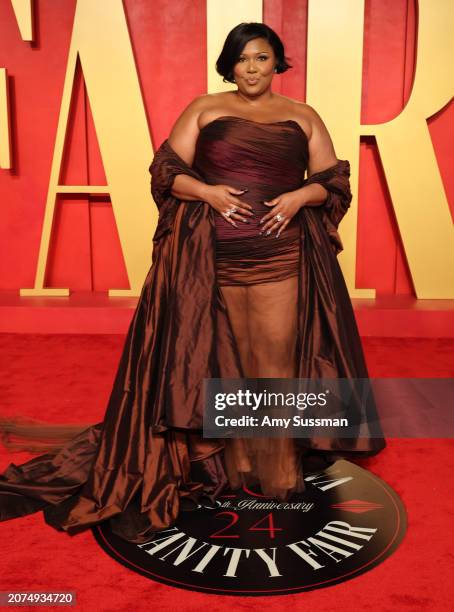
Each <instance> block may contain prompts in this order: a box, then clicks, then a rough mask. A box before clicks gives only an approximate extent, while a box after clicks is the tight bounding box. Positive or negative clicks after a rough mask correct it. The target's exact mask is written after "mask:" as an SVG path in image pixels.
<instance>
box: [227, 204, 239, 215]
mask: <svg viewBox="0 0 454 612" xmlns="http://www.w3.org/2000/svg"><path fill="white" fill-rule="evenodd" d="M236 210H238V207H237V206H232V208H231V209H230V210H228V211H227V212H225V213H224V215H225V216H226V217H230V215H231V214H232V213H234V212H235V211H236Z"/></svg>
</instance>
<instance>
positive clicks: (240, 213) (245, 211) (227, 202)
mask: <svg viewBox="0 0 454 612" xmlns="http://www.w3.org/2000/svg"><path fill="white" fill-rule="evenodd" d="M245 191H247V189H236V188H235V187H230V185H207V186H206V189H205V193H204V198H203V199H204V201H205V202H208V204H210V206H212V207H213V208H214V209H215V210H216V211H217V212H218V213H219V214H220V215H222V217H223V218H224V219H225V220H226V221H228V222H229V223H231V224H232V225H234V226H235V227H236V223H235V221H234V220H237V221H242V222H244V223H249V221H248V220H247V219H246V217H248V216H250V217H252V216H253V213H252V212H251V211H252V206H251V205H250V204H246V202H241V200H239V199H238V198H236V197H235V194H236V195H242V194H243V193H244V192H245ZM233 207H236V210H235V212H231V213H230V214H229V215H226V213H227V212H228V211H229V210H231V209H232V208H233Z"/></svg>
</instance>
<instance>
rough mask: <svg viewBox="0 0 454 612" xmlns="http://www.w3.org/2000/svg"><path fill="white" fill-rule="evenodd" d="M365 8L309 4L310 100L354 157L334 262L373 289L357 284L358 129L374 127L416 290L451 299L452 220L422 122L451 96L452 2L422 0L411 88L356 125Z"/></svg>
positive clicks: (351, 279) (334, 1)
mask: <svg viewBox="0 0 454 612" xmlns="http://www.w3.org/2000/svg"><path fill="white" fill-rule="evenodd" d="M363 15H364V0H310V4H309V19H308V37H309V38H308V52H307V55H308V70H307V74H308V82H307V91H308V102H309V103H310V104H311V105H313V106H314V108H315V109H317V110H318V111H319V112H320V114H321V116H322V117H324V118H325V119H326V123H327V125H328V129H330V131H332V134H333V140H334V143H335V146H336V153H337V156H338V157H340V158H343V159H349V160H350V162H351V171H352V173H351V184H352V192H353V200H352V205H351V210H350V211H349V214H347V216H346V217H345V219H344V220H343V221H342V225H341V234H342V238H343V240H344V244H345V246H346V248H345V250H344V251H343V252H342V253H341V254H340V255H339V263H340V264H341V265H342V268H343V272H344V274H345V277H346V281H347V284H348V287H349V292H350V295H351V296H352V297H353V296H363V297H364V296H365V295H366V296H367V295H371V292H370V290H361V289H355V260H356V253H355V245H356V235H357V211H358V199H357V192H358V158H359V137H360V135H362V134H373V135H375V136H376V139H377V143H378V149H379V153H380V157H381V160H382V164H383V168H384V171H385V175H386V180H387V183H388V188H389V192H390V194H391V198H392V202H393V207H394V211H395V215H396V220H397V224H398V227H399V231H400V235H401V238H402V244H403V247H404V250H405V254H406V257H407V261H408V266H409V269H410V273H411V276H412V279H413V284H414V287H415V290H416V296H417V297H418V298H426V299H428V298H450V299H452V298H454V272H453V270H454V249H453V245H454V228H453V223H452V218H451V214H450V211H449V206H448V202H447V199H446V196H445V193H444V189H443V184H442V181H441V177H440V171H439V168H438V165H437V160H436V157H435V154H434V150H433V146H432V142H431V139H430V134H429V130H428V127H427V119H428V118H429V117H431V116H432V115H434V114H435V113H436V112H438V111H439V110H440V109H441V108H443V107H444V106H445V105H446V104H447V103H448V102H449V100H450V98H451V96H452V91H453V72H452V67H451V65H450V63H451V62H450V60H451V58H452V56H453V52H454V37H453V28H452V26H451V27H450V24H452V18H453V11H452V3H450V2H447V1H446V0H420V2H419V19H418V22H419V27H418V35H417V41H418V43H417V44H418V48H417V58H418V59H417V64H416V73H415V80H414V86H413V91H412V93H411V96H410V99H409V101H408V104H407V105H406V107H405V109H404V110H403V111H402V112H401V113H400V115H399V116H398V117H396V118H395V119H393V120H392V121H388V122H387V123H383V124H380V125H360V111H361V70H362V65H361V62H362V49H363V30H364V28H363ZM334 60H335V68H333V61H334ZM331 128H332V129H331ZM364 205H365V206H367V202H366V203H364ZM368 292H369V293H368ZM374 293H375V292H373V293H372V295H373V294H374Z"/></svg>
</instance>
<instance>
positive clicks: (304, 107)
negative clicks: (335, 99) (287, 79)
mask: <svg viewBox="0 0 454 612" xmlns="http://www.w3.org/2000/svg"><path fill="white" fill-rule="evenodd" d="M274 95H275V96H276V97H277V98H278V100H279V106H280V107H281V109H282V110H281V113H280V114H281V115H282V116H284V115H285V117H286V118H287V117H288V118H292V119H294V120H295V121H297V122H298V123H299V124H300V126H301V127H302V128H303V130H304V132H305V133H306V135H307V138H308V140H310V139H311V136H312V126H313V115H312V113H311V110H312V107H311V106H309V104H306V103H305V102H301V101H300V100H295V99H294V98H290V97H289V96H283V95H282V94H274Z"/></svg>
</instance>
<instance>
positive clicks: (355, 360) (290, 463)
mask: <svg viewBox="0 0 454 612" xmlns="http://www.w3.org/2000/svg"><path fill="white" fill-rule="evenodd" d="M307 162H308V142H307V138H306V135H305V133H304V131H303V130H302V128H301V127H300V126H299V124H297V123H296V122H294V121H290V120H288V121H280V122H274V123H258V122H255V121H250V120H247V119H243V118H238V117H227V116H224V117H219V118H217V119H216V120H215V121H212V122H211V123H209V124H208V125H207V126H205V127H204V128H203V129H202V130H201V132H200V135H199V138H198V141H197V146H196V154H195V158H194V164H193V168H194V169H195V170H196V171H197V172H194V170H193V168H192V167H189V166H188V165H187V164H185V162H184V161H183V160H181V158H178V156H177V154H176V152H174V151H173V150H171V147H169V144H168V143H166V142H165V143H163V145H161V147H160V148H159V150H158V151H157V152H156V153H155V157H154V160H153V164H152V168H153V173H152V176H153V183H154V184H155V185H159V187H158V188H155V189H154V191H153V188H152V192H153V196H154V199H155V203H156V204H157V206H158V208H159V213H160V215H159V223H158V226H157V229H156V232H155V235H154V237H153V241H154V244H155V248H154V249H153V265H152V266H151V268H150V271H149V273H148V275H147V277H146V279H145V283H144V286H143V289H142V292H141V295H140V298H139V301H138V304H137V307H136V310H135V313H134V316H133V318H132V321H131V324H130V327H129V330H128V334H127V336H126V339H125V344H124V348H123V353H122V356H121V359H120V362H119V366H118V369H117V373H116V376H115V379H114V383H113V387H112V392H111V395H110V398H109V402H108V405H107V409H106V411H105V415H104V419H103V421H102V422H101V423H97V424H94V425H91V426H89V427H88V428H87V425H86V424H85V425H84V426H81V427H80V428H79V433H77V435H76V434H75V432H73V431H72V430H71V427H68V428H67V430H66V432H64V431H62V430H61V429H60V430H59V434H60V435H61V437H62V438H63V441H62V439H61V438H60V440H59V442H58V444H56V448H55V449H53V450H51V451H49V453H48V454H44V455H40V456H37V457H35V458H33V459H31V460H30V461H28V462H27V463H25V464H22V465H15V464H14V463H12V464H11V465H10V466H9V467H8V469H7V470H6V471H5V472H4V473H3V474H1V475H0V520H7V519H10V518H14V517H18V516H24V515H26V514H30V513H32V512H36V511H38V510H43V514H44V518H45V520H46V522H47V523H48V524H49V525H52V526H53V527H55V528H56V529H59V530H65V531H66V532H68V533H71V534H75V533H78V532H79V531H83V530H84V529H86V528H87V527H91V526H93V525H95V524H97V523H99V522H101V521H106V520H108V521H109V522H110V526H111V529H112V531H114V532H115V533H116V534H117V535H119V536H120V537H122V538H125V539H127V540H129V541H131V542H136V543H142V542H145V541H148V540H149V539H150V537H151V536H152V534H154V533H155V532H156V531H158V530H160V529H165V528H167V527H169V526H170V525H172V524H173V522H174V521H175V519H176V517H177V515H178V512H179V509H180V508H181V506H182V504H183V502H188V503H189V502H191V501H197V500H199V499H200V497H201V496H203V495H206V496H208V497H209V499H210V500H211V501H214V500H215V499H216V498H217V496H219V495H220V494H221V493H223V492H224V491H226V489H228V488H229V485H230V486H232V487H234V488H235V487H237V486H239V485H240V484H241V478H240V475H241V474H249V475H250V476H251V478H254V477H256V479H257V480H258V482H260V484H261V485H262V490H264V491H265V494H266V495H269V494H270V493H272V492H276V493H277V494H278V495H279V497H282V498H283V497H285V496H286V495H287V493H289V492H291V491H293V490H301V489H302V487H303V486H304V483H303V481H302V472H301V460H300V459H301V458H300V456H299V455H298V452H297V449H296V448H295V447H294V446H293V442H292V440H290V441H289V439H283V440H279V439H275V440H274V441H273V442H272V443H271V442H270V441H269V440H268V442H267V441H265V443H264V444H261V443H260V442H257V445H258V446H255V447H253V448H251V447H250V445H249V443H248V442H247V441H244V440H233V441H232V443H230V441H228V443H227V445H225V444H224V441H222V440H216V439H207V438H203V436H202V434H201V430H202V424H203V402H202V401H201V399H200V398H201V395H200V386H201V385H202V384H203V378H204V377H208V378H209V377H216V376H219V373H221V374H220V375H221V377H226V378H232V376H231V374H234V376H233V377H234V378H235V377H238V372H239V371H240V370H239V368H238V363H237V357H238V355H237V353H236V352H234V351H233V346H231V342H232V336H231V334H230V332H228V329H227V320H228V319H227V318H226V317H225V310H224V307H222V308H221V306H222V303H221V301H216V300H218V298H219V294H218V292H217V291H215V290H213V289H216V287H213V284H215V282H214V281H215V279H216V275H217V282H218V283H219V285H221V286H222V285H225V286H227V285H251V284H256V283H259V286H260V283H265V285H263V287H262V290H265V291H268V290H269V289H273V287H274V285H273V284H272V285H269V284H266V283H269V282H270V281H281V280H282V281H283V282H282V283H280V285H279V287H281V286H282V285H286V286H287V285H288V286H293V279H292V277H293V276H295V275H297V274H298V271H299V274H300V278H301V279H302V282H301V287H302V288H303V289H304V293H302V294H301V295H302V296H303V297H302V298H301V300H302V302H301V303H300V302H299V301H298V306H296V302H295V300H296V297H297V296H296V295H295V294H294V293H292V294H291V297H292V299H293V297H294V298H295V300H293V304H294V306H292V309H295V308H296V309H297V311H298V313H299V320H300V323H299V335H298V334H296V337H297V338H298V339H299V342H297V344H298V349H299V351H298V356H297V358H296V359H295V362H296V364H297V365H298V368H299V369H298V373H297V376H301V372H303V375H304V376H305V377H307V376H314V377H316V376H318V375H320V374H321V375H323V376H327V377H329V378H331V377H333V376H334V377H336V376H338V375H339V376H347V377H365V376H367V370H366V367H365V363H364V359H363V355H362V350H361V345H360V341H359V335H358V332H357V329H356V326H355V321H354V315H353V311H352V308H351V303H350V300H349V298H348V294H347V290H346V288H345V287H344V285H343V284H342V282H343V281H342V277H341V275H340V272H338V271H337V270H338V268H337V266H338V264H337V261H335V259H334V257H335V256H334V255H333V254H332V252H331V253H330V249H331V248H332V245H331V243H330V240H329V238H328V233H327V232H326V231H325V229H323V226H322V222H321V221H320V223H318V222H317V219H318V215H319V214H321V211H318V210H317V207H313V210H312V211H305V212H306V213H307V214H304V215H303V214H302V212H303V210H304V209H302V210H301V211H299V213H297V215H295V217H294V219H293V220H292V222H291V223H290V224H289V225H288V226H287V227H286V229H285V230H284V231H283V233H282V234H281V235H280V237H279V238H275V236H274V233H273V234H270V235H269V236H265V235H262V236H259V229H260V226H259V224H258V221H259V218H260V217H261V216H262V214H263V213H266V212H268V211H269V210H270V208H269V207H267V206H265V205H264V204H263V202H262V201H263V200H264V199H265V200H269V199H271V198H273V197H275V196H278V195H280V194H281V193H283V192H286V191H291V190H294V189H297V188H298V187H300V186H301V185H302V184H303V182H304V173H305V170H306V167H307ZM343 163H344V164H345V163H346V162H343ZM180 171H181V172H183V173H186V174H189V175H191V173H193V174H195V175H196V176H197V177H201V179H200V178H199V180H205V181H206V182H208V183H210V184H217V183H224V184H228V185H231V186H233V187H238V188H247V189H248V191H247V192H246V193H245V194H244V195H242V196H240V197H241V198H242V199H243V200H244V201H245V202H248V203H250V204H251V205H252V206H253V209H254V212H255V216H254V217H253V218H251V223H249V224H246V223H244V224H243V223H241V222H239V223H238V225H237V227H233V226H231V225H230V224H229V223H227V222H226V221H225V219H224V218H223V217H222V216H221V215H219V214H218V213H217V212H215V211H214V209H212V208H211V207H210V206H208V205H206V204H205V203H200V202H199V203H196V205H195V206H192V203H191V202H189V203H184V204H183V203H182V202H180V201H178V200H176V199H175V198H173V197H171V196H169V195H168V194H169V188H170V186H171V180H173V176H174V175H176V174H177V173H179V172H180ZM328 175H329V172H325V173H324V174H323V176H325V178H326V176H328ZM327 180H328V179H327ZM330 180H331V179H330ZM333 180H336V179H335V178H334V179H333ZM339 180H340V179H339ZM343 193H344V194H346V196H345V197H346V205H348V197H347V196H348V190H347V188H346V186H345V182H344V187H343ZM331 203H332V201H331ZM300 213H301V214H300ZM298 217H300V218H299V219H298ZM300 221H301V227H303V228H305V229H304V231H305V232H306V233H305V234H304V241H303V240H302V239H301V243H302V244H303V242H304V245H303V246H304V248H301V249H299V248H298V246H299V241H300V232H299V222H300ZM213 225H214V226H215V228H214V227H213ZM214 229H215V239H214V238H213V233H214V232H213V230H214ZM329 229H330V231H331V233H333V232H334V226H330V227H329ZM333 235H334V234H333ZM301 236H302V235H301ZM213 242H215V245H216V257H215V259H216V264H214V262H213V259H214V257H213V255H214V253H213ZM311 249H312V250H311ZM300 253H301V254H302V253H305V256H304V260H303V261H300V262H299V263H298V257H300V258H301V257H302V255H300ZM207 254H208V255H207ZM314 258H315V261H314ZM314 266H317V268H315V267H314ZM318 268H320V272H318V274H315V272H316V271H318ZM336 283H337V285H336ZM263 288H265V289H263ZM222 290H224V289H222ZM255 290H256V287H254V288H252V289H251V291H250V292H252V293H253V292H254V291H255ZM228 291H229V292H233V293H235V292H238V291H239V292H240V293H245V292H244V291H243V290H242V289H237V288H233V289H232V288H231V287H229V288H228ZM292 291H294V290H293V289H292ZM250 292H249V291H248V293H250ZM276 295H278V294H276ZM273 299H274V294H273ZM334 299H336V304H335V306H336V311H337V312H338V313H339V314H338V315H337V314H336V317H334V315H333V316H331V315H332V313H333V310H334V307H333V304H332V301H333V300H334ZM289 303H290V302H289ZM270 304H271V305H273V301H272V300H271V302H270ZM213 313H214V314H213ZM240 316H243V318H244V317H246V318H247V314H246V313H244V314H241V315H240ZM278 316H279V321H278V323H279V322H280V321H281V319H282V318H285V317H286V316H287V312H283V311H281V312H280V313H278ZM325 317H326V318H325ZM337 317H338V318H337ZM213 321H214V323H213ZM303 328H304V329H303ZM303 332H304V333H303ZM272 350H274V347H272ZM273 354H275V353H273ZM371 418H372V419H374V418H375V416H374V411H373V410H372V411H371ZM44 420H45V416H44ZM1 425H2V423H1V422H0V430H1ZM44 429H45V428H42V427H40V428H39V429H38V431H37V434H38V436H39V434H40V433H42V432H43V430H44ZM51 429H52V426H51ZM22 433H23V431H22ZM366 434H367V429H366ZM366 434H365V438H366V439H359V441H358V442H357V441H356V440H344V439H339V440H337V439H334V440H331V439H326V440H325V439H315V440H313V439H308V440H301V442H302V443H304V445H305V446H306V447H309V448H313V449H316V450H321V451H323V450H324V449H326V450H327V451H335V452H338V451H342V449H346V450H347V451H348V450H351V451H358V452H362V451H364V452H369V451H370V452H377V451H378V450H380V448H382V447H383V443H382V441H381V440H374V439H367V435H366ZM29 439H30V438H29ZM32 439H33V438H32ZM54 450H55V452H54ZM252 482H254V480H252Z"/></svg>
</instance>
